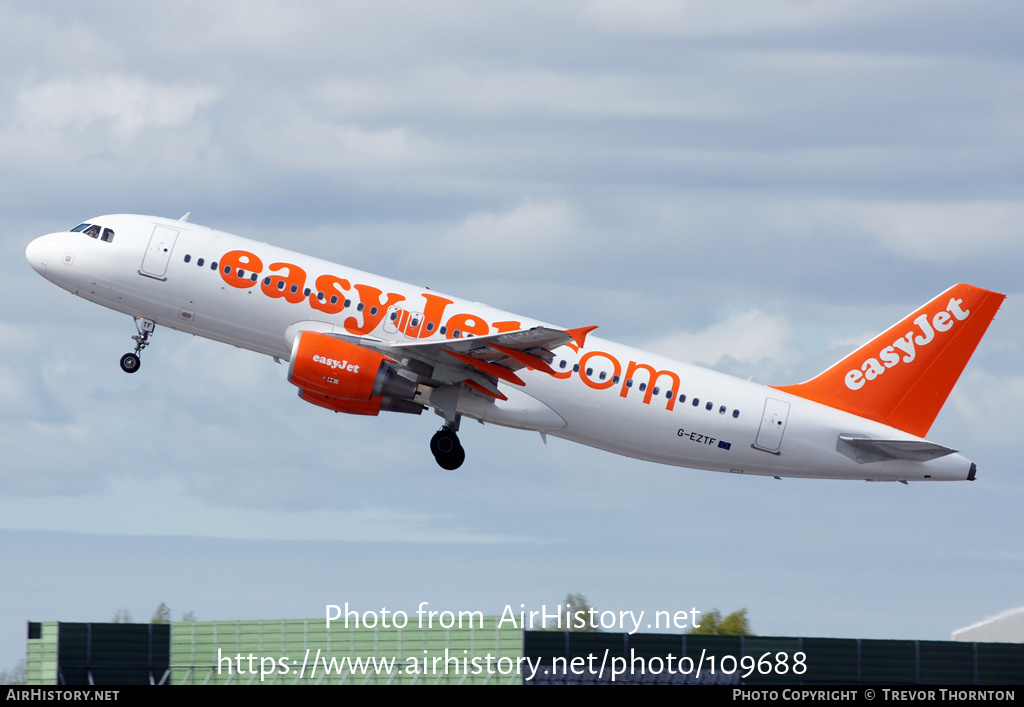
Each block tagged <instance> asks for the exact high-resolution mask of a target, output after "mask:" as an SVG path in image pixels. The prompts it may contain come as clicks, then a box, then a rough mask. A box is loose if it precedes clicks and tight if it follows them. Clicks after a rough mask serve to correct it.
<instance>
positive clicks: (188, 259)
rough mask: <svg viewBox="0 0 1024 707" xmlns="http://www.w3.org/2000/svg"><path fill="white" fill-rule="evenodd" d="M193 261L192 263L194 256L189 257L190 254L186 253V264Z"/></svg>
mask: <svg viewBox="0 0 1024 707" xmlns="http://www.w3.org/2000/svg"><path fill="white" fill-rule="evenodd" d="M191 261H192V256H191V255H188V254H187V253H186V254H185V262H186V263H188V262H191Z"/></svg>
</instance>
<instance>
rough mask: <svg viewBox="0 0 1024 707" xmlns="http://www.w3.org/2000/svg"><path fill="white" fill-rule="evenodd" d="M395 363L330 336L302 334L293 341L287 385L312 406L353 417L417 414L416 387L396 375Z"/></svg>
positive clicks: (420, 407) (421, 408) (419, 406)
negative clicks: (296, 388)
mask: <svg viewBox="0 0 1024 707" xmlns="http://www.w3.org/2000/svg"><path fill="white" fill-rule="evenodd" d="M392 363H394V360H393V359H390V358H388V357H387V356H385V355H383V354H380V353H377V352H376V351H371V350H370V349H367V348H364V347H362V346H356V345H355V344H350V343H348V342H347V341H343V340H341V339H339V338H337V337H335V336H331V335H330V334H321V333H319V332H315V331H304V332H301V333H300V334H299V335H298V336H297V337H295V343H294V344H293V345H292V358H291V362H290V364H289V365H288V382H289V383H291V384H292V385H295V386H298V387H299V388H301V390H300V391H299V397H300V398H302V399H303V400H305V401H306V402H308V403H313V404H314V405H319V406H320V407H323V408H327V409H328V410H334V411H335V412H346V413H349V414H353V415H377V414H379V413H380V411H381V410H382V409H383V410H393V411H395V412H409V413H414V414H419V412H421V411H422V410H423V406H422V405H420V404H418V403H412V402H411V400H412V398H413V397H415V395H416V383H414V382H413V381H411V380H409V379H407V378H403V377H402V376H400V375H398V374H397V372H396V371H395V369H394V368H393V367H392V365H391V364H392Z"/></svg>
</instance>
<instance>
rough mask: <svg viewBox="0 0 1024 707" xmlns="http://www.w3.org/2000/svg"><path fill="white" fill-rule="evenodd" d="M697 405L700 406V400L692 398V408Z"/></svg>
mask: <svg viewBox="0 0 1024 707" xmlns="http://www.w3.org/2000/svg"><path fill="white" fill-rule="evenodd" d="M698 405H700V398H694V399H693V406H694V407H697V406H698Z"/></svg>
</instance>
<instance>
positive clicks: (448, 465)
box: [434, 445, 466, 471]
mask: <svg viewBox="0 0 1024 707" xmlns="http://www.w3.org/2000/svg"><path fill="white" fill-rule="evenodd" d="M434 459H435V460H436V461H437V465H438V466H439V467H441V468H442V469H446V470H447V471H455V470H456V469H458V468H459V467H460V466H462V462H464V461H466V450H464V449H463V448H462V445H459V446H458V447H456V448H455V449H454V450H452V451H451V452H450V453H448V454H435V455H434Z"/></svg>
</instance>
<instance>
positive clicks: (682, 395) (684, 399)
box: [679, 393, 686, 403]
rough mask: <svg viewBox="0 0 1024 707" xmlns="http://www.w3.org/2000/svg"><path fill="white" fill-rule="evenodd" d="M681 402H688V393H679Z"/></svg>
mask: <svg viewBox="0 0 1024 707" xmlns="http://www.w3.org/2000/svg"><path fill="white" fill-rule="evenodd" d="M679 402H681V403H685V402H686V394H685V393H681V394H680V395H679Z"/></svg>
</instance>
